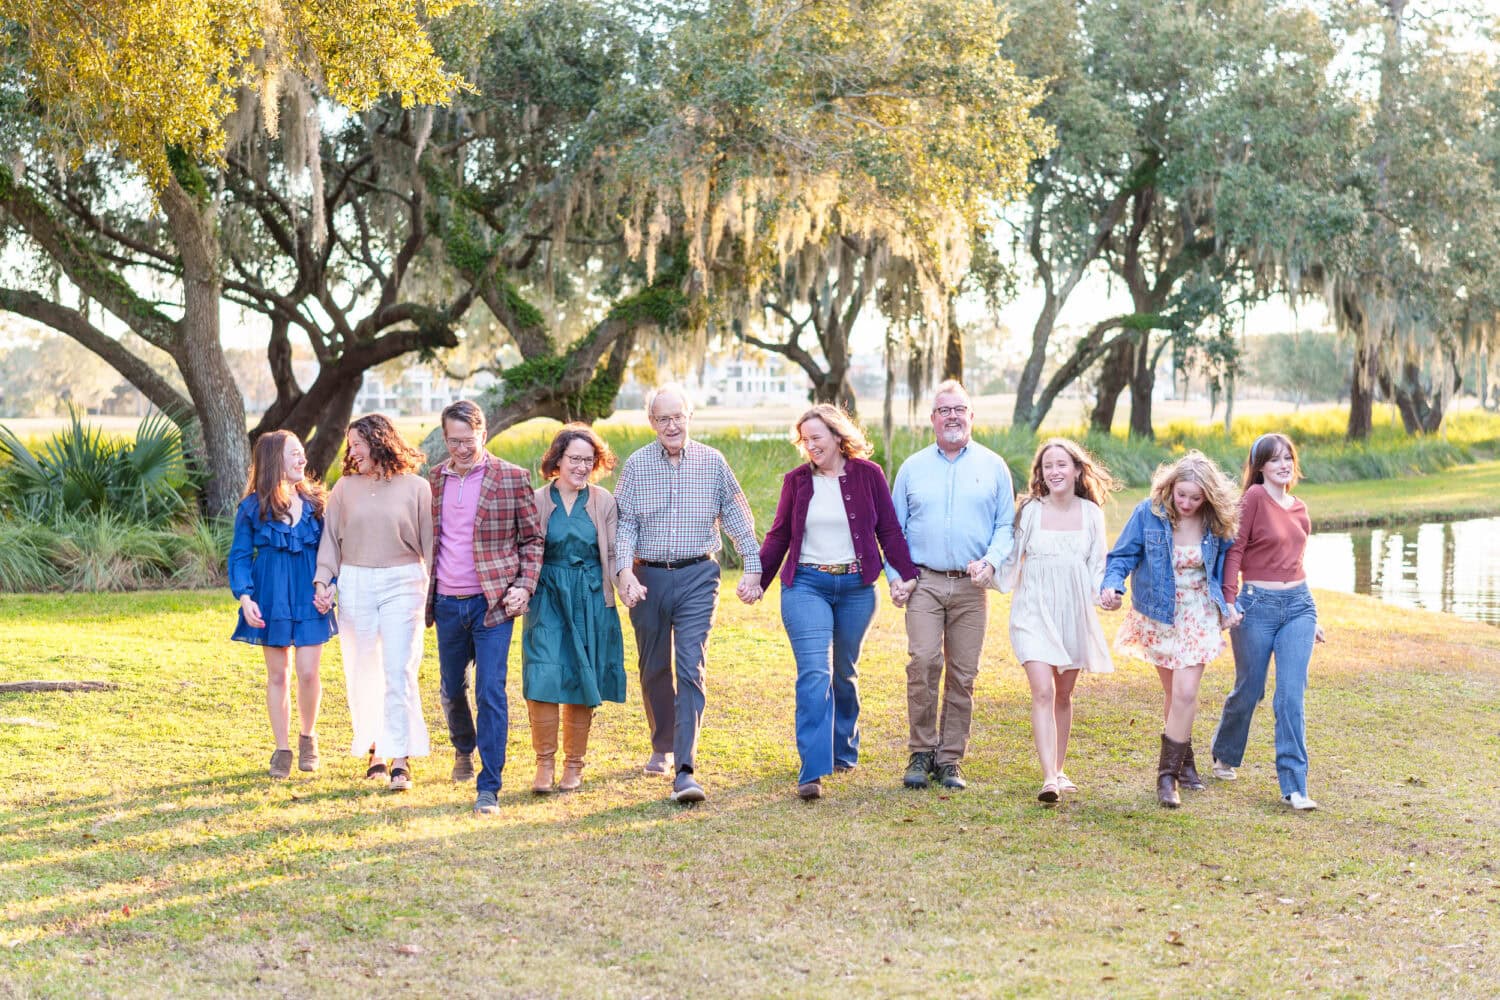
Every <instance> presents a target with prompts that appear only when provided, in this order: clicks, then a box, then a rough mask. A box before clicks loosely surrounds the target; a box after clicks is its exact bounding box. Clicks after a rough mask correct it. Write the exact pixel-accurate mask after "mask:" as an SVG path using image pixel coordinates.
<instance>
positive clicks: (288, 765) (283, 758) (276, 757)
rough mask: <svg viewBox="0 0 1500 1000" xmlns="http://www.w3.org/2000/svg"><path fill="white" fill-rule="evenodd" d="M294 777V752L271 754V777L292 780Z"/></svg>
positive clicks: (281, 751) (282, 751) (286, 751)
mask: <svg viewBox="0 0 1500 1000" xmlns="http://www.w3.org/2000/svg"><path fill="white" fill-rule="evenodd" d="M291 776H292V752H291V751H290V750H277V751H276V752H275V753H273V754H271V777H273V778H290V777H291Z"/></svg>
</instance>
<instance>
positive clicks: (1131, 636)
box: [1115, 545, 1224, 670]
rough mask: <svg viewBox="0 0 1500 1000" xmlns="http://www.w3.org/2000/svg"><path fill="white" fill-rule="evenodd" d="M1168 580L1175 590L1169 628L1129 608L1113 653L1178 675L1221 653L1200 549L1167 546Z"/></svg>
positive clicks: (1219, 629)
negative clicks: (1169, 560) (1175, 606)
mask: <svg viewBox="0 0 1500 1000" xmlns="http://www.w3.org/2000/svg"><path fill="white" fill-rule="evenodd" d="M1172 575H1173V580H1174V582H1175V583H1176V585H1177V610H1176V613H1175V614H1174V615H1173V621H1172V624H1171V625H1163V624H1162V623H1161V622H1159V621H1156V620H1155V619H1153V618H1149V617H1147V616H1146V615H1143V614H1141V613H1140V612H1139V611H1137V610H1135V609H1134V608H1131V609H1130V611H1129V612H1128V613H1127V614H1126V615H1125V621H1124V623H1123V624H1122V625H1121V626H1120V631H1119V634H1118V635H1116V636H1115V651H1116V652H1119V653H1125V654H1127V655H1130V656H1135V657H1137V658H1139V659H1142V660H1145V661H1146V662H1147V663H1149V664H1151V665H1152V666H1153V667H1164V668H1166V669H1167V670H1181V669H1182V668H1183V667H1195V666H1197V665H1198V664H1200V663H1208V662H1209V661H1210V660H1213V659H1215V658H1217V657H1218V655H1219V654H1220V653H1222V652H1223V651H1224V634H1223V626H1222V625H1221V624H1220V621H1219V608H1218V606H1217V605H1215V604H1214V599H1213V598H1212V597H1211V596H1209V593H1208V571H1207V570H1206V569H1204V567H1203V549H1202V548H1201V547H1200V546H1197V545H1174V546H1172Z"/></svg>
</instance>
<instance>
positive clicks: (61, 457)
mask: <svg viewBox="0 0 1500 1000" xmlns="http://www.w3.org/2000/svg"><path fill="white" fill-rule="evenodd" d="M69 417H70V420H69V425H68V427H67V428H65V429H64V430H62V431H60V432H58V433H57V434H55V435H53V436H52V437H51V438H50V439H48V440H47V441H46V442H45V443H44V444H43V445H42V446H41V447H40V448H38V449H37V450H36V451H35V452H33V451H32V450H31V449H30V448H28V447H27V446H26V445H25V443H24V442H22V441H21V439H20V438H19V437H17V436H16V435H15V434H14V433H13V432H11V431H10V430H9V429H8V428H5V427H0V453H4V455H6V456H7V457H8V458H9V459H10V461H9V462H8V463H6V464H5V465H4V466H3V467H0V512H5V513H11V514H13V515H16V516H20V517H22V518H25V519H27V520H32V521H53V522H55V521H57V520H59V519H61V518H63V517H69V516H83V515H98V514H102V513H105V512H111V513H113V514H116V515H119V516H120V517H122V518H124V519H125V520H127V521H130V522H134V523H139V524H144V525H150V526H157V525H161V524H164V523H166V522H168V521H171V520H174V519H176V518H178V517H179V516H181V515H182V514H183V513H184V512H185V511H187V509H188V508H189V506H190V504H191V502H192V498H193V495H194V493H195V482H194V478H195V477H194V476H193V474H192V470H191V469H190V467H189V465H188V461H187V459H186V458H185V456H184V454H183V447H182V432H181V430H179V428H178V427H177V425H176V424H175V423H173V422H172V421H171V420H170V419H169V418H168V417H167V416H166V415H165V414H162V413H153V414H151V415H150V416H148V417H147V418H146V419H145V420H143V421H142V422H141V425H140V428H139V429H138V430H137V431H136V436H135V439H134V440H133V441H127V440H119V439H115V438H111V437H107V436H105V435H104V434H103V433H102V432H101V431H100V430H99V429H98V428H96V427H90V426H88V425H86V424H84V423H83V421H82V419H81V418H80V417H79V414H78V412H77V411H76V410H71V411H70V413H69Z"/></svg>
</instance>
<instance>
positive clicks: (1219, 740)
mask: <svg viewBox="0 0 1500 1000" xmlns="http://www.w3.org/2000/svg"><path fill="white" fill-rule="evenodd" d="M1235 607H1237V608H1238V609H1239V610H1240V613H1241V614H1243V615H1244V616H1245V617H1244V619H1243V620H1242V621H1241V622H1240V624H1239V625H1238V626H1237V627H1236V628H1234V629H1231V630H1230V633H1229V639H1230V644H1231V646H1232V647H1233V649H1234V689H1233V690H1232V691H1230V692H1229V697H1228V698H1226V699H1224V712H1223V714H1222V715H1220V716H1219V727H1218V729H1216V730H1215V731H1214V741H1213V754H1214V757H1215V759H1217V760H1220V761H1223V762H1224V763H1225V764H1228V765H1229V766H1230V767H1239V766H1240V764H1241V763H1242V762H1243V761H1244V759H1245V742H1246V741H1247V740H1248V739H1249V738H1250V720H1251V718H1252V717H1253V716H1254V714H1255V706H1256V705H1258V704H1259V703H1260V701H1261V699H1262V698H1264V697H1265V694H1266V674H1267V672H1268V671H1269V669H1270V666H1271V658H1272V657H1273V656H1274V657H1275V658H1276V693H1275V695H1274V696H1273V697H1272V699H1271V708H1272V710H1273V711H1274V712H1275V715H1276V776H1277V778H1278V779H1279V780H1280V782H1281V794H1282V795H1290V794H1291V793H1292V792H1301V793H1302V794H1303V795H1306V794H1307V734H1306V727H1305V725H1304V720H1303V714H1302V702H1303V698H1304V696H1305V694H1306V693H1307V666H1308V662H1309V661H1310V660H1311V659H1312V651H1313V639H1314V635H1315V634H1316V632H1317V629H1318V608H1317V605H1315V604H1314V603H1313V599H1312V593H1311V592H1310V591H1308V589H1307V585H1306V584H1305V583H1304V584H1301V585H1299V586H1296V587H1291V588H1289V589H1287V590H1267V589H1265V588H1263V587H1253V586H1251V587H1246V588H1245V589H1244V590H1242V591H1240V598H1239V600H1238V601H1237V602H1235Z"/></svg>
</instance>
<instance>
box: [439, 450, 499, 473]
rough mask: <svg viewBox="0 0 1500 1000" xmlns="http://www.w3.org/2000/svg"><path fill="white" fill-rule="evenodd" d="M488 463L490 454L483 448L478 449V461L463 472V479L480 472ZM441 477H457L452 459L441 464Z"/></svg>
mask: <svg viewBox="0 0 1500 1000" xmlns="http://www.w3.org/2000/svg"><path fill="white" fill-rule="evenodd" d="M489 461H490V453H489V451H488V450H487V449H485V448H481V449H479V461H477V462H475V463H474V464H473V465H472V466H470V468H469V471H468V472H465V473H464V474H463V478H465V479H467V478H468V477H469V476H470V475H471V474H472V473H475V472H478V471H480V470H481V469H483V468H484V467H485V466H486V465H488V464H489ZM443 475H445V476H457V475H458V471H457V470H456V469H454V468H453V459H451V458H450V459H448V460H447V461H446V462H444V463H443Z"/></svg>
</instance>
